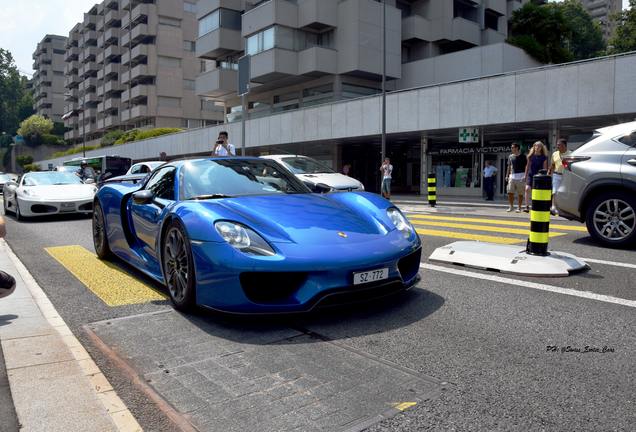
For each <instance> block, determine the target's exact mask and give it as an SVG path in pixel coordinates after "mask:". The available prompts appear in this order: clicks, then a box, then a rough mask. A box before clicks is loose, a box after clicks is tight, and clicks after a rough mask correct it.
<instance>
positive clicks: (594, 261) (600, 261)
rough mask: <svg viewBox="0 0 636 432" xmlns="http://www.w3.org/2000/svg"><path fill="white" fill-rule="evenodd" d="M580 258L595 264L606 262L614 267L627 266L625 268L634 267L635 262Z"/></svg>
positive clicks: (635, 267) (635, 265)
mask: <svg viewBox="0 0 636 432" xmlns="http://www.w3.org/2000/svg"><path fill="white" fill-rule="evenodd" d="M581 259H582V260H583V261H585V262H593V263H597V264H606V265H612V266H616V267H627V268H633V269H636V264H630V263H622V262H615V261H603V260H599V259H594V258H581Z"/></svg>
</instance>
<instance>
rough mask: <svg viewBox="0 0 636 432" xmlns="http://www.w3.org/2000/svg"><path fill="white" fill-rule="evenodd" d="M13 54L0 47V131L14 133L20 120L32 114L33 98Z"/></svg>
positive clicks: (8, 133)
mask: <svg viewBox="0 0 636 432" xmlns="http://www.w3.org/2000/svg"><path fill="white" fill-rule="evenodd" d="M26 85H27V79H26V78H25V77H22V76H20V73H19V72H18V68H17V67H16V65H15V63H14V61H13V56H12V55H11V53H10V52H9V51H7V50H5V49H2V48H0V132H5V133H6V134H7V135H11V136H13V135H15V133H16V130H17V129H18V125H19V124H20V121H22V120H23V119H25V118H27V117H28V116H30V115H31V114H33V99H32V97H31V94H30V92H29V91H28V90H27V88H26Z"/></svg>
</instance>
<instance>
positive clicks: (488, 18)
mask: <svg viewBox="0 0 636 432" xmlns="http://www.w3.org/2000/svg"><path fill="white" fill-rule="evenodd" d="M484 26H485V27H486V28H489V29H493V30H499V14H497V13H496V12H494V11H492V10H490V9H486V11H485V12H484Z"/></svg>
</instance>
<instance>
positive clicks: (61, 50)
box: [53, 49, 66, 54]
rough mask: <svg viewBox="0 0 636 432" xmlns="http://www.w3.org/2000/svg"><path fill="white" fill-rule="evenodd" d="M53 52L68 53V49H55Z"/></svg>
mask: <svg viewBox="0 0 636 432" xmlns="http://www.w3.org/2000/svg"><path fill="white" fill-rule="evenodd" d="M53 54H66V50H63V49H54V50H53Z"/></svg>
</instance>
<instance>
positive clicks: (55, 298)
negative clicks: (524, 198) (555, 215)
mask: <svg viewBox="0 0 636 432" xmlns="http://www.w3.org/2000/svg"><path fill="white" fill-rule="evenodd" d="M451 213H452V216H454V217H463V216H470V217H476V218H489V219H493V218H495V219H500V220H502V221H507V220H515V221H524V220H527V215H523V214H521V215H512V216H511V215H510V214H507V213H505V211H503V210H499V209H494V210H493V209H481V210H480V209H469V210H463V209H459V208H456V207H455V208H449V209H446V210H444V209H438V211H437V212H436V213H435V214H436V215H439V216H445V215H446V216H448V215H450V214H451ZM6 219H7V231H8V234H7V237H6V240H7V242H8V243H9V245H10V246H11V248H12V249H13V250H14V252H15V253H16V255H17V256H18V257H19V258H20V259H21V260H22V262H23V263H24V265H25V266H26V267H27V268H28V269H29V271H30V272H31V273H32V275H33V276H34V277H35V279H36V280H37V282H38V283H39V284H40V286H41V287H42V288H43V289H44V291H45V292H46V293H47V295H48V296H49V298H50V299H51V301H52V302H53V304H54V305H55V307H56V308H57V309H58V312H59V313H60V315H61V316H62V317H63V318H64V319H65V321H66V322H67V324H68V325H69V327H70V328H71V330H72V331H73V332H74V333H75V335H76V336H77V337H78V338H79V339H80V340H81V341H82V342H83V343H84V344H85V345H86V347H87V349H88V350H89V352H90V353H91V355H92V356H93V358H94V359H95V361H96V363H97V364H98V365H99V366H100V368H102V370H103V372H104V373H105V374H106V376H107V377H108V379H109V380H110V381H111V383H112V384H113V386H114V387H115V389H116V390H117V391H118V394H119V395H120V397H121V398H122V399H123V400H124V402H125V403H126V404H127V405H128V406H129V408H130V410H131V411H132V413H133V414H134V415H135V417H136V418H137V419H138V421H139V422H140V424H141V425H142V426H143V427H144V429H146V430H157V431H168V430H174V426H173V425H172V424H171V423H170V422H169V421H167V420H166V419H165V418H164V417H163V416H161V415H160V414H159V413H158V412H157V410H156V407H155V406H154V405H153V404H152V403H151V402H149V401H148V400H147V398H146V397H145V396H144V395H143V394H142V393H140V392H139V391H138V390H137V389H136V388H134V387H133V386H132V385H131V384H130V382H129V380H127V379H126V378H125V377H124V376H123V375H122V374H121V373H120V371H119V370H118V369H117V367H116V366H115V365H114V364H112V363H111V362H110V361H109V360H108V359H107V358H106V357H104V355H103V354H102V352H101V351H100V350H99V349H97V348H96V347H95V346H93V345H92V342H91V340H90V339H89V338H88V337H87V335H86V332H85V331H84V328H83V326H84V325H87V324H91V323H95V322H98V321H104V320H108V319H113V318H117V317H129V316H133V315H138V314H144V313H148V312H158V311H166V310H170V305H169V304H168V303H167V302H165V301H153V302H149V303H144V304H137V305H128V306H120V307H109V306H107V305H106V304H105V303H104V302H102V301H101V300H100V299H99V298H98V297H96V296H95V295H94V294H93V293H92V292H90V291H89V290H88V289H87V288H86V287H85V286H84V285H83V284H82V283H81V282H79V281H78V280H77V279H76V278H75V277H74V276H73V275H71V274H70V273H69V272H68V271H67V270H66V269H65V268H64V267H62V266H61V265H60V264H59V263H58V262H57V261H56V260H55V259H53V258H52V257H51V256H50V255H49V254H48V253H47V252H46V251H45V250H44V248H46V247H51V246H66V245H80V246H83V247H85V248H86V249H88V250H90V251H92V250H93V248H92V239H91V222H90V219H86V218H76V217H64V218H50V219H45V220H32V221H28V222H16V221H15V220H14V219H13V218H12V217H11V216H9V217H7V218H6ZM558 223H559V224H563V225H571V226H580V225H579V224H575V223H569V222H566V221H558ZM455 231H456V232H459V233H462V232H466V233H468V232H470V231H471V230H470V229H458V230H455ZM564 232H565V231H564ZM422 240H423V244H424V250H423V255H422V262H423V263H424V265H425V267H424V268H423V269H422V272H421V275H422V282H421V283H420V284H419V285H418V286H417V287H416V288H415V289H414V290H412V291H410V292H409V293H407V294H406V295H404V296H401V297H399V298H394V299H391V300H389V301H384V302H380V303H371V304H365V305H360V306H357V307H349V308H347V309H340V310H335V311H331V312H329V313H322V314H312V315H309V316H305V317H293V318H278V319H276V320H275V323H276V325H278V326H281V325H282V326H286V327H289V328H293V329H306V330H308V331H311V332H313V333H315V334H317V335H320V336H321V337H323V338H326V339H329V340H333V341H337V342H338V343H339V344H342V345H345V346H347V347H350V348H351V349H352V350H355V351H356V352H360V353H365V354H368V355H369V356H371V357H373V358H378V359H382V360H386V361H388V362H392V363H393V364H396V365H399V366H401V367H404V368H408V369H410V370H414V371H416V372H419V373H421V374H424V375H426V376H429V377H432V378H433V379H436V380H438V381H439V382H442V383H445V384H443V386H442V390H441V392H440V393H439V395H437V396H436V397H433V398H431V399H428V400H426V401H424V402H423V403H420V404H418V405H415V406H414V407H412V408H410V409H408V410H406V411H404V412H403V413H401V414H398V415H397V416H394V417H392V418H389V419H387V420H384V421H382V422H380V423H377V424H375V425H372V426H371V427H370V430H372V431H385V430H386V431H412V430H524V431H525V430H590V431H598V430H626V431H627V430H633V425H634V424H636V410H634V406H635V403H636V362H634V354H635V353H636V334H635V332H634V329H635V328H636V313H635V312H636V310H635V308H634V307H633V302H632V303H629V302H625V304H617V303H613V302H608V301H603V300H602V298H601V299H600V300H595V299H589V298H582V297H579V296H577V295H567V294H563V293H558V292H552V291H550V287H562V288H570V289H573V290H576V291H578V292H584V293H586V292H587V293H590V292H591V293H596V294H602V295H604V296H608V297H610V298H612V299H618V300H619V301H618V303H620V301H621V299H624V300H632V301H633V300H635V299H636V286H635V284H634V277H633V275H634V274H635V273H634V270H635V268H633V267H631V268H630V267H621V266H619V265H616V264H617V263H618V264H620V263H626V264H631V265H632V266H633V265H636V253H635V250H634V249H633V248H632V249H629V250H614V249H606V248H602V247H599V246H597V245H596V244H594V243H593V242H592V241H591V240H590V238H589V237H588V235H587V234H586V233H584V232H577V231H572V232H566V234H565V235H563V236H560V237H555V238H553V239H552V240H551V243H550V246H551V249H554V250H559V251H563V252H569V253H573V254H575V255H577V256H579V257H583V258H588V259H593V260H599V261H604V262H607V263H597V262H594V263H592V264H591V269H590V270H589V271H587V272H583V273H580V274H576V275H572V276H570V277H567V278H530V277H517V276H512V275H503V274H493V273H490V272H486V271H479V270H471V269H468V268H459V269H458V268H455V267H452V266H443V267H444V268H445V269H446V271H438V270H434V268H435V267H431V266H430V264H431V263H430V262H429V261H428V256H429V255H430V254H431V253H432V252H433V250H434V249H435V248H436V247H439V246H442V245H445V244H448V243H450V242H452V241H454V239H449V238H442V237H430V236H423V237H422ZM119 265H121V266H122V268H123V269H124V271H126V272H130V273H133V274H135V272H134V271H132V270H131V269H129V268H127V267H126V266H125V264H122V263H119ZM461 272H463V273H461ZM135 275H136V276H138V277H140V276H139V275H137V274H135ZM491 276H498V277H500V278H504V280H492V279H487V278H490V277H491ZM485 278H486V279H485ZM519 281H531V282H535V283H537V284H540V285H538V287H539V288H546V287H547V290H545V289H537V288H533V287H528V286H522V285H521V284H520V283H519ZM148 283H150V282H148ZM157 288H158V289H161V287H157ZM197 319H199V320H203V321H206V322H208V323H210V324H214V323H216V322H218V321H220V320H221V321H222V320H225V318H224V317H219V316H218V315H215V314H209V313H202V314H200V315H199V316H198V317H197ZM255 323H256V325H258V324H259V323H260V321H258V320H255V319H250V318H243V319H239V320H238V321H237V320H236V319H234V320H232V325H233V326H234V328H238V329H239V330H240V329H241V328H242V327H245V328H250V329H253V327H254V326H255ZM586 346H588V347H593V348H600V349H603V348H604V347H606V351H608V352H605V353H601V352H588V353H584V352H573V351H576V350H577V349H580V350H585V347H586ZM548 347H551V348H548ZM568 347H569V348H568ZM309 355H311V353H310V354H309Z"/></svg>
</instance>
